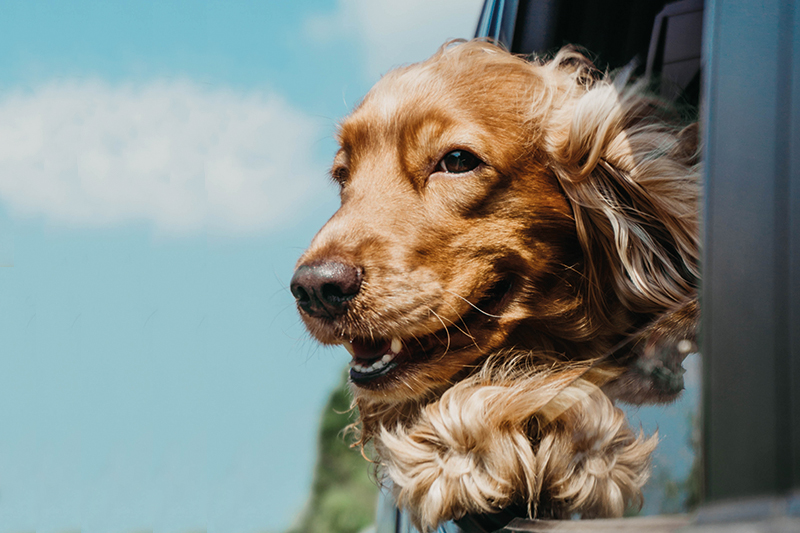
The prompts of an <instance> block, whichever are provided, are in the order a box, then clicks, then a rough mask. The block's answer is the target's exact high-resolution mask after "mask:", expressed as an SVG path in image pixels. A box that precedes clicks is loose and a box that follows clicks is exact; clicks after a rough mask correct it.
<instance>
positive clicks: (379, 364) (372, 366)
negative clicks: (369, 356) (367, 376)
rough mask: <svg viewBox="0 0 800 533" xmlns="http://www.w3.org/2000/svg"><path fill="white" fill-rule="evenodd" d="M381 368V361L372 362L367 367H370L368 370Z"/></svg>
mask: <svg viewBox="0 0 800 533" xmlns="http://www.w3.org/2000/svg"><path fill="white" fill-rule="evenodd" d="M381 368H383V363H382V362H381V361H376V362H375V363H373V364H372V365H371V366H370V367H369V369H370V370H373V371H374V370H380V369H381Z"/></svg>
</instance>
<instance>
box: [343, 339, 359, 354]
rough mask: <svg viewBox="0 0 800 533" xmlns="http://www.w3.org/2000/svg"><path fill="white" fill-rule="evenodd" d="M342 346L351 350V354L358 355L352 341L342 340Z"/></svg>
mask: <svg viewBox="0 0 800 533" xmlns="http://www.w3.org/2000/svg"><path fill="white" fill-rule="evenodd" d="M342 346H344V349H345V350H347V351H348V352H350V355H352V356H353V357H355V356H356V351H355V350H354V349H353V343H352V342H350V341H344V342H342Z"/></svg>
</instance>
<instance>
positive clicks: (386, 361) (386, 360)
mask: <svg viewBox="0 0 800 533" xmlns="http://www.w3.org/2000/svg"><path fill="white" fill-rule="evenodd" d="M392 359H394V356H393V355H392V354H388V353H387V354H386V355H384V356H383V357H381V361H383V362H384V363H388V362H389V361H391V360H392Z"/></svg>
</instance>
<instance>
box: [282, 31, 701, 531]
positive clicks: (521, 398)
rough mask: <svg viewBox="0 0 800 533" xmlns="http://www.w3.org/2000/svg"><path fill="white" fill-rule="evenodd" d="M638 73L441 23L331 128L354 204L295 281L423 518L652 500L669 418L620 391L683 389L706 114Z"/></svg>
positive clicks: (615, 510) (359, 430) (404, 503)
mask: <svg viewBox="0 0 800 533" xmlns="http://www.w3.org/2000/svg"><path fill="white" fill-rule="evenodd" d="M644 89H645V88H644V85H643V83H641V82H636V83H629V80H627V79H625V78H624V77H620V78H614V77H613V76H608V75H603V74H601V73H599V72H597V71H596V70H595V69H594V67H593V66H592V64H591V63H590V62H589V61H588V60H587V59H586V58H585V57H584V56H583V55H581V54H580V53H578V52H577V51H575V50H574V49H572V48H569V47H567V48H565V49H563V50H561V51H560V52H559V53H558V54H557V55H556V56H555V57H554V58H553V59H551V60H549V61H545V60H538V59H534V60H525V59H523V58H520V57H516V56H513V55H511V54H509V53H507V52H505V51H503V50H501V49H500V48H498V47H496V46H494V45H492V44H489V43H486V42H480V41H471V42H466V43H448V44H447V45H445V46H444V47H442V49H440V50H439V51H438V52H437V53H436V54H435V55H434V56H433V57H431V58H430V59H429V60H427V61H425V62H422V63H419V64H415V65H410V66H407V67H402V68H399V69H396V70H394V71H392V72H390V73H388V74H387V75H386V76H384V77H383V78H382V79H381V81H380V82H378V84H376V86H375V87H374V88H373V89H372V90H371V91H370V93H369V94H368V95H367V96H366V97H365V98H364V100H363V101H362V102H361V103H360V104H359V105H358V106H357V107H356V109H354V111H353V112H352V114H351V115H350V116H349V117H348V118H346V119H345V120H344V121H343V122H342V124H341V125H340V128H339V132H338V135H337V139H338V141H339V143H340V147H341V148H340V150H339V152H338V153H337V155H336V158H335V160H334V163H333V168H332V171H331V175H332V177H333V179H334V181H336V182H337V184H338V185H339V187H340V195H341V200H342V206H341V208H340V209H339V211H337V213H336V214H335V215H334V216H333V217H332V218H331V220H330V221H329V222H328V223H327V224H326V225H325V227H323V228H322V230H320V232H319V233H318V234H317V236H316V237H315V238H314V240H313V241H312V243H311V246H310V247H309V248H308V250H307V251H306V252H305V253H304V254H303V256H302V257H301V258H300V260H299V261H298V266H297V269H296V271H295V276H294V278H293V280H292V284H291V289H292V293H293V294H294V296H295V298H296V299H297V303H298V307H299V309H300V313H301V316H302V318H303V320H304V322H305V324H306V326H307V328H308V330H309V331H310V332H311V334H312V335H313V336H314V337H315V338H316V339H317V340H319V341H320V342H322V343H324V344H341V345H343V346H344V347H345V348H347V349H348V351H349V352H350V354H351V355H352V361H351V363H350V364H351V370H350V378H351V381H352V384H353V387H352V390H353V394H354V407H356V408H357V410H358V414H359V421H358V423H357V424H356V425H355V430H356V438H357V445H360V446H361V447H362V449H364V448H365V447H366V449H369V450H373V451H374V454H375V461H376V464H377V468H378V474H379V478H381V479H388V480H389V481H391V486H392V488H393V491H394V496H395V498H396V500H397V503H398V505H399V506H400V507H401V508H403V509H406V510H407V511H408V512H409V513H410V515H411V517H412V520H413V521H414V522H415V524H416V526H417V527H418V528H419V529H421V530H422V531H431V530H433V529H435V528H436V526H437V524H440V523H441V522H442V521H445V520H450V519H459V518H460V517H463V516H465V515H467V514H481V513H494V512H497V511H499V510H501V509H505V508H510V507H512V506H513V507H514V508H517V507H520V506H521V507H522V508H524V509H526V510H527V512H526V513H525V514H526V515H527V516H530V517H540V518H569V517H572V516H576V515H578V516H581V517H584V518H592V517H619V516H622V514H623V513H624V511H625V510H626V508H628V507H636V506H641V499H642V496H641V489H642V486H643V485H644V483H645V482H646V480H647V478H648V474H649V464H650V455H651V453H652V452H653V450H654V449H655V447H656V443H657V437H656V436H655V435H653V436H649V437H647V436H644V435H642V434H641V432H639V433H636V432H635V431H634V430H632V429H631V428H630V427H629V425H628V423H627V421H626V420H625V416H624V414H623V413H622V411H621V410H620V409H619V408H618V407H616V406H615V402H616V401H625V402H630V403H634V404H646V403H663V402H669V401H672V400H674V399H675V398H676V397H677V395H678V394H679V393H680V391H681V390H682V388H683V378H682V374H683V368H682V366H681V363H682V361H683V359H684V357H685V356H686V354H687V352H688V350H689V349H690V348H691V347H692V346H693V343H694V340H695V335H696V328H697V322H698V318H699V310H698V305H697V286H698V282H699V269H698V258H699V245H698V233H699V232H698V201H699V187H698V171H699V167H698V159H697V154H698V147H697V128H696V125H689V126H686V125H685V124H681V120H680V117H679V116H678V115H677V114H676V113H675V112H674V111H672V110H670V108H669V107H668V106H667V105H665V104H664V103H663V102H660V101H659V100H658V99H657V98H655V97H653V96H651V95H649V94H648V93H647V92H646V91H645V90H644ZM684 126H686V127H684ZM687 347H688V348H687Z"/></svg>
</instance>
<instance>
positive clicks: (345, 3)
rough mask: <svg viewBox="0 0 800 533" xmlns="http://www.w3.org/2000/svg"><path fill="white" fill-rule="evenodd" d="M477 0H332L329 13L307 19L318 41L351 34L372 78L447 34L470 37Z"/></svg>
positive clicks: (421, 55) (417, 56) (425, 52)
mask: <svg viewBox="0 0 800 533" xmlns="http://www.w3.org/2000/svg"><path fill="white" fill-rule="evenodd" d="M482 5H483V0H405V1H404V2H397V1H394V0H338V3H337V9H336V11H334V12H333V13H329V14H326V15H322V16H316V17H315V18H312V19H310V20H308V21H307V24H306V32H307V34H308V36H309V37H311V38H314V39H317V40H319V41H323V42H324V41H328V40H331V39H356V40H357V42H358V44H359V45H361V46H363V47H364V52H365V54H366V61H367V64H366V72H365V74H366V75H367V76H368V77H369V78H376V77H377V76H379V75H380V74H383V73H385V72H386V71H388V70H389V69H391V68H392V67H395V66H397V65H400V64H405V63H412V62H415V61H421V60H423V59H425V58H427V57H428V56H430V55H431V54H433V52H435V51H436V50H437V49H438V48H439V46H441V45H442V44H443V43H444V42H445V41H447V40H448V39H453V38H464V39H469V38H471V37H473V36H474V34H475V28H476V27H477V25H478V15H479V14H480V9H481V6H482Z"/></svg>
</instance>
